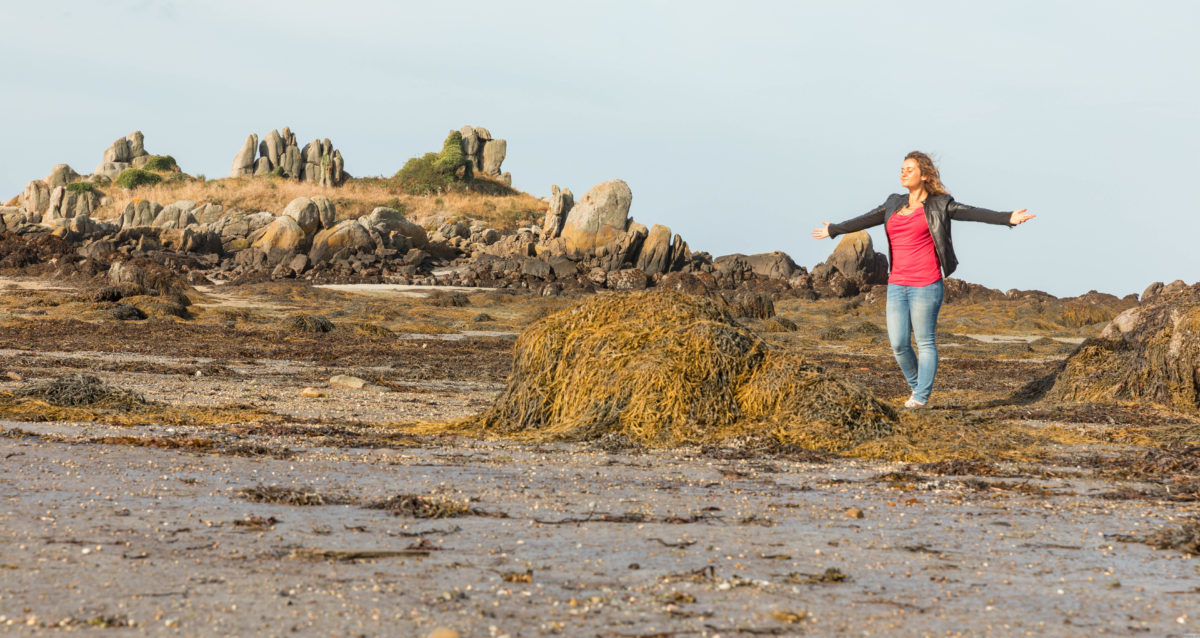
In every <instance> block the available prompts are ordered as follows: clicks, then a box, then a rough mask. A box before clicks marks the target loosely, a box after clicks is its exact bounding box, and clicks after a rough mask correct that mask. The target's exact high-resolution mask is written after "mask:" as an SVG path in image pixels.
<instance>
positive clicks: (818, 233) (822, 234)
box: [812, 215, 1033, 239]
mask: <svg viewBox="0 0 1200 638" xmlns="http://www.w3.org/2000/svg"><path fill="white" fill-rule="evenodd" d="M1030 217H1033V215H1030ZM821 223H822V224H825V227H824V228H818V229H816V230H814V231H813V232H812V236H813V239H825V238H826V237H828V236H829V222H821Z"/></svg>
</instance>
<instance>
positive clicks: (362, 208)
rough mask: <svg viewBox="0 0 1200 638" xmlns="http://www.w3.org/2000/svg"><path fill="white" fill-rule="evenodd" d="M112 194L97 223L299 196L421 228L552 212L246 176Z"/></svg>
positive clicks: (452, 195)
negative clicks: (136, 205) (188, 204)
mask: <svg viewBox="0 0 1200 638" xmlns="http://www.w3.org/2000/svg"><path fill="white" fill-rule="evenodd" d="M479 181H480V185H481V186H484V185H488V186H490V185H491V182H487V180H486V179H485V178H480V179H479ZM485 183H486V184H485ZM496 186H499V184H496ZM113 190H114V191H115V192H114V193H112V195H113V203H112V205H111V206H107V207H102V208H101V209H100V210H99V211H98V212H97V214H96V215H94V217H96V218H97V219H111V218H113V217H116V216H118V215H120V213H121V211H122V210H124V208H125V206H126V204H128V203H129V202H131V201H134V200H137V199H146V200H150V201H155V202H158V203H160V204H164V205H165V204H170V203H172V202H176V201H179V200H188V201H194V202H196V203H212V204H219V205H221V206H224V207H225V209H226V210H237V211H241V212H243V213H256V212H259V211H271V212H274V213H276V214H278V213H279V212H280V211H282V210H283V209H284V208H285V207H286V206H287V204H288V202H290V201H292V200H293V199H296V198H297V197H328V198H330V199H331V200H333V202H334V204H335V205H336V207H337V213H338V219H354V218H358V217H361V216H363V215H366V214H368V213H370V212H371V211H372V210H373V209H375V208H376V207H378V206H386V207H388V208H393V209H396V210H400V211H401V212H403V213H404V214H405V215H406V216H408V217H410V218H411V219H412V220H413V221H415V222H416V223H418V224H422V225H425V224H430V225H434V224H435V223H436V219H437V218H443V219H450V218H454V217H464V218H470V219H474V220H478V221H480V222H482V223H484V224H485V225H488V226H489V227H492V228H516V227H517V225H519V224H521V223H528V222H530V221H534V220H540V219H541V216H542V215H543V214H544V213H545V211H546V207H547V204H546V203H545V202H543V201H542V200H540V199H538V198H536V197H534V196H532V195H529V194H527V193H522V192H519V191H514V190H512V189H509V188H506V187H500V188H483V189H481V190H485V191H488V192H449V193H443V194H441V195H438V196H430V197H424V196H415V195H409V194H407V193H406V192H405V191H404V188H403V187H402V186H401V185H399V184H397V183H395V182H393V181H392V180H390V179H380V178H360V179H353V178H352V179H350V180H348V181H347V182H346V183H345V184H343V185H342V186H338V187H334V188H330V187H321V186H317V185H316V184H310V183H305V182H297V181H294V180H289V179H280V178H272V177H256V178H249V177H244V178H225V179H215V180H181V181H164V182H160V183H158V184H155V185H153V186H141V187H138V188H135V189H133V190H131V191H123V190H121V189H113Z"/></svg>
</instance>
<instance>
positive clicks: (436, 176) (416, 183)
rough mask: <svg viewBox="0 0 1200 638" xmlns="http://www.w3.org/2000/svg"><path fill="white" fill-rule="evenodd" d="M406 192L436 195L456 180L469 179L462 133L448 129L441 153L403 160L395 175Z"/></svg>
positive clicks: (468, 165)
mask: <svg viewBox="0 0 1200 638" xmlns="http://www.w3.org/2000/svg"><path fill="white" fill-rule="evenodd" d="M395 179H396V181H398V182H400V185H401V187H403V188H404V190H405V191H406V192H407V193H408V194H409V195H436V194H439V193H443V192H445V191H447V190H450V186H451V185H452V184H454V183H455V182H460V181H461V182H466V181H470V180H471V165H470V162H469V161H468V160H467V157H466V156H465V155H463V151H462V133H459V132H458V131H450V134H449V135H447V136H446V140H445V141H444V142H442V151H441V152H440V153H426V154H425V155H423V156H421V157H414V158H412V159H410V160H408V161H407V162H405V163H404V168H401V169H400V170H399V171H398V172H397V173H396V177H395Z"/></svg>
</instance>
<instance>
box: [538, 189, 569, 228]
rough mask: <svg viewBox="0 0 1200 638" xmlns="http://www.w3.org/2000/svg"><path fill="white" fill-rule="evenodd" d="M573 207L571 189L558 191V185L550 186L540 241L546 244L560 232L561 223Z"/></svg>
mask: <svg viewBox="0 0 1200 638" xmlns="http://www.w3.org/2000/svg"><path fill="white" fill-rule="evenodd" d="M574 205H575V196H574V195H572V194H571V189H569V188H563V189H559V188H558V184H553V185H551V186H550V210H548V211H546V219H545V220H543V221H542V234H541V241H542V242H548V241H550V240H551V239H554V238H555V237H558V235H559V234H560V233H561V232H562V227H563V222H564V221H565V220H566V217H567V213H570V212H571V207H572V206H574Z"/></svg>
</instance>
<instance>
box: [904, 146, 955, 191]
mask: <svg viewBox="0 0 1200 638" xmlns="http://www.w3.org/2000/svg"><path fill="white" fill-rule="evenodd" d="M904 159H906V160H916V162H917V168H919V169H921V179H922V180H924V182H925V192H926V193H929V194H930V195H949V194H950V191H948V190H946V185H945V184H943V183H942V175H941V173H939V172H938V169H937V166H935V165H934V163H933V158H932V157H930V156H928V155H926V154H925V153H922V152H921V151H913V152H911V153H909V154H908V155H905V156H904Z"/></svg>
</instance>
